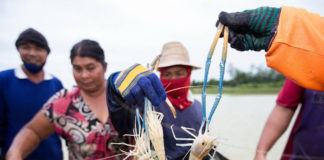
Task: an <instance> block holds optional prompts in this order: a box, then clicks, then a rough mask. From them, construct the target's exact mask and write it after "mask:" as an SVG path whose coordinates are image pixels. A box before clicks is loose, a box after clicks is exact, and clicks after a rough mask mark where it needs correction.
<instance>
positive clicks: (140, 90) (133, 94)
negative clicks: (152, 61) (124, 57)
mask: <svg viewBox="0 0 324 160" xmlns="http://www.w3.org/2000/svg"><path fill="white" fill-rule="evenodd" d="M114 85H115V88H116V90H117V91H118V92H119V93H120V95H121V96H122V97H123V98H124V99H125V100H126V101H127V102H129V103H131V104H140V102H143V100H144V96H146V97H147V98H148V99H149V100H150V101H151V103H152V104H153V105H154V106H159V105H160V104H161V102H162V101H164V100H165V98H166V93H165V90H164V88H163V85H162V83H161V81H160V79H159V78H158V77H157V76H156V75H155V74H154V73H152V72H151V71H149V70H148V69H147V68H145V67H143V66H142V65H139V64H135V65H133V66H131V67H129V68H128V69H126V70H124V71H122V72H121V73H119V75H118V76H117V77H116V79H115V80H114Z"/></svg>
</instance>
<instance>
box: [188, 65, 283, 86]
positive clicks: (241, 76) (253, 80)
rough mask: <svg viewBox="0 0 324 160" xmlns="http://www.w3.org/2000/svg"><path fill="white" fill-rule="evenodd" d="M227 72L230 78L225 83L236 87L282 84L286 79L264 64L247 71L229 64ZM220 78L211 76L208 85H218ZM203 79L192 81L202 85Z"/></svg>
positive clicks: (195, 84) (196, 84) (194, 83)
mask: <svg viewBox="0 0 324 160" xmlns="http://www.w3.org/2000/svg"><path fill="white" fill-rule="evenodd" d="M227 73H228V74H229V75H230V77H231V78H230V80H224V81H223V85H224V86H229V87H235V86H238V85H243V84H254V85H258V84H266V83H272V84H273V83H276V84H278V83H279V84H282V83H283V82H284V80H285V79H286V77H285V76H283V75H282V74H280V73H279V72H277V71H275V70H273V69H270V68H265V67H262V66H258V67H256V66H251V67H250V70H249V71H247V72H245V71H242V70H240V69H238V68H235V67H233V66H232V65H229V66H228V70H227ZM218 83H219V80H218V79H217V80H216V79H214V78H211V79H209V80H208V82H207V85H213V86H214V85H218ZM202 84H203V81H195V80H193V81H192V85H194V86H199V85H202Z"/></svg>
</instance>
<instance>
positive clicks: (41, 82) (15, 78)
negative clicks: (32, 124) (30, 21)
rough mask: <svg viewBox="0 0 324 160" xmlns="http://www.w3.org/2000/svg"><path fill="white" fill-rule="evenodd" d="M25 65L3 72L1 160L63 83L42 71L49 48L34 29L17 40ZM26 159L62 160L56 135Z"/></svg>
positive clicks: (0, 79) (0, 82)
mask: <svg viewBox="0 0 324 160" xmlns="http://www.w3.org/2000/svg"><path fill="white" fill-rule="evenodd" d="M16 48H17V50H18V52H19V54H20V57H21V60H22V62H23V64H22V65H21V66H19V67H17V68H16V69H9V70H5V71H2V72H0V159H1V157H2V158H3V157H4V155H5V154H6V152H7V150H8V148H9V146H10V144H11V143H12V141H13V138H14V137H15V135H16V134H17V133H18V131H19V130H20V129H21V128H22V127H23V126H24V125H25V124H26V123H27V122H29V121H30V120H31V119H32V118H33V116H34V115H35V114H36V113H37V112H38V111H39V109H40V108H41V107H42V106H43V104H44V103H45V102H46V101H47V100H48V98H49V97H51V96H52V95H53V94H54V93H56V92H57V91H59V90H60V89H62V88H63V86H62V83H61V82H60V81H59V80H58V79H57V78H56V77H54V76H52V75H50V74H47V73H46V72H45V71H44V70H43V66H44V65H45V62H46V59H47V56H48V54H49V53H50V48H49V46H48V43H47V41H46V38H45V37H44V36H43V35H42V34H41V33H40V32H38V31H36V30H35V29H32V28H29V29H27V30H25V31H23V32H22V33H21V34H20V35H19V37H18V39H17V40H16ZM27 159H33V160H39V159H53V160H59V159H62V150H61V142H60V139H59V138H58V136H57V135H56V134H53V135H51V136H50V137H49V138H47V139H46V140H44V141H43V142H42V143H40V145H39V146H38V148H37V149H36V150H35V151H34V152H32V153H31V154H30V156H29V157H27Z"/></svg>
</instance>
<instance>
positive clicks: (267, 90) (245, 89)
mask: <svg viewBox="0 0 324 160" xmlns="http://www.w3.org/2000/svg"><path fill="white" fill-rule="evenodd" d="M282 85H283V81H282V82H270V83H247V84H241V85H236V86H233V87H230V86H224V87H223V93H224V94H277V93H278V92H279V91H280V89H281V87H282ZM191 91H192V93H193V94H200V93H201V92H202V86H201V85H200V86H194V87H192V88H191ZM206 92H207V93H208V94H218V85H217V86H207V89H206Z"/></svg>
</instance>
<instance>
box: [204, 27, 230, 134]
mask: <svg viewBox="0 0 324 160" xmlns="http://www.w3.org/2000/svg"><path fill="white" fill-rule="evenodd" d="M218 33H219V32H218ZM216 37H217V35H216ZM216 37H215V40H214V42H215V43H217V39H216ZM215 43H213V45H216V44H215ZM224 45H225V44H224ZM226 45H227V44H226ZM213 47H214V46H212V48H211V49H210V51H209V53H208V57H207V60H206V64H205V75H204V84H203V91H202V93H201V97H202V110H203V121H202V125H201V127H200V131H201V130H202V128H203V126H204V125H205V124H206V129H207V130H209V123H210V121H211V118H212V117H213V115H214V113H215V110H216V108H217V106H218V104H219V102H220V99H221V98H222V90H223V81H224V72H225V63H226V56H227V54H226V50H227V46H226V49H225V50H224V48H223V54H222V59H221V62H220V64H219V67H220V75H219V87H218V95H217V96H216V98H215V101H214V104H213V106H212V109H211V111H210V113H209V116H208V119H206V96H207V95H206V87H207V79H208V74H209V68H210V64H211V58H212V56H213V52H214V48H213ZM224 51H225V52H224Z"/></svg>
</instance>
